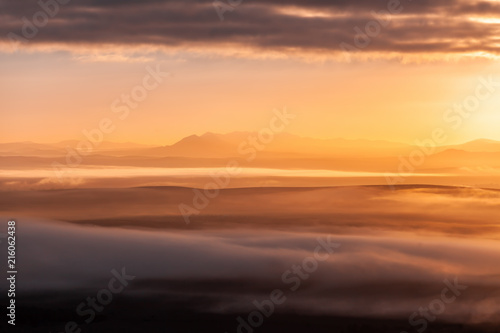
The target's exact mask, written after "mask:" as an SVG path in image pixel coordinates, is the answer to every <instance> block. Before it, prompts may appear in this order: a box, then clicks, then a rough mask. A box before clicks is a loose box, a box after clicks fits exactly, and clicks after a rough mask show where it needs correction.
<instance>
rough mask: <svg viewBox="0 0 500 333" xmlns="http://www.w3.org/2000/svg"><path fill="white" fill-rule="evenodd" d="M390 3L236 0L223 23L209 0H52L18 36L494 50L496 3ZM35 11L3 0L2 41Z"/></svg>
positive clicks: (318, 50) (231, 47) (239, 46)
mask: <svg viewBox="0 0 500 333" xmlns="http://www.w3.org/2000/svg"><path fill="white" fill-rule="evenodd" d="M394 1H396V0H390V1H388V0H376V1H355V2H353V1H346V0H343V1H320V0H314V1H298V0H295V1H288V2H286V4H283V3H282V2H279V1H276V0H272V1H262V0H256V1H251V2H250V1H248V2H246V1H242V2H241V3H240V4H239V5H238V6H236V7H233V8H232V10H228V11H225V13H224V15H223V16H224V21H223V22H222V21H220V20H219V16H218V14H217V12H216V10H215V8H214V6H213V4H212V2H211V1H198V0H190V1H184V0H183V1H180V0H168V1H158V0H148V1H141V2H140V3H137V2H132V1H89V0H73V1H70V2H69V3H68V4H65V5H58V7H59V10H58V12H57V14H55V15H54V17H53V18H50V19H49V23H48V24H47V25H44V26H40V28H38V32H37V33H36V34H34V36H33V37H32V38H27V43H28V44H29V45H38V46H40V45H47V44H51V45H59V46H58V47H63V48H69V49H71V48H74V47H77V46H81V45H86V46H87V47H92V46H95V47H101V46H102V45H108V46H109V45H113V46H115V47H117V46H118V47H123V46H126V47H133V46H140V45H142V46H144V45H149V46H150V47H153V48H156V49H158V48H164V49H176V50H202V51H210V52H212V51H213V52H229V53H244V54H249V55H254V56H257V53H259V54H260V55H261V56H262V55H263V54H267V55H272V54H276V52H278V53H279V54H281V55H285V56H286V55H300V54H313V55H322V56H326V57H330V56H331V57H335V56H339V57H340V56H343V55H342V50H341V47H340V44H341V43H346V44H345V45H347V44H349V45H351V46H352V47H354V48H355V51H352V53H353V54H373V55H381V56H389V55H391V56H394V55H396V56H398V55H424V56H433V55H440V54H448V55H450V54H451V55H465V54H467V55H483V56H494V55H497V54H498V53H499V51H500V45H499V43H498V37H497V36H498V22H497V21H498V14H497V13H499V12H500V3H499V2H496V1H474V2H469V1H459V0H439V1H429V0H427V1H425V0H421V1H412V2H408V1H403V2H401V3H400V4H398V3H397V1H396V2H394ZM48 2H50V1H48ZM50 8H51V7H50ZM388 8H392V9H393V12H394V14H389V15H382V16H380V15H377V17H378V19H379V22H380V23H378V27H379V28H380V29H378V28H377V24H376V25H374V24H373V23H371V25H370V24H369V25H368V34H369V35H370V36H371V37H369V38H368V39H366V37H359V35H358V33H357V32H356V29H355V28H356V27H358V28H360V30H361V31H363V32H366V29H365V28H366V27H367V26H366V25H367V23H368V22H375V21H376V19H375V16H374V14H373V13H380V12H381V11H385V12H386V13H388V12H389V10H388ZM40 10H41V8H40V6H39V5H38V4H37V3H36V2H35V1H30V4H27V3H26V2H22V3H20V2H18V1H15V0H6V1H3V2H2V3H1V4H0V12H2V13H3V14H2V20H1V22H2V23H1V24H0V35H1V36H2V38H3V40H4V41H6V42H9V39H8V38H7V35H8V34H9V33H11V32H12V33H15V34H17V35H18V36H21V37H22V36H23V34H22V29H23V24H24V25H25V23H23V21H22V18H23V17H26V18H27V20H28V21H30V22H33V15H34V14H35V13H37V12H39V11H40ZM495 20H496V21H495ZM41 22H42V23H43V21H41ZM384 22H385V23H384ZM370 29H371V30H370ZM25 30H26V29H25ZM378 30H380V31H378ZM357 35H358V37H359V38H358V39H357V41H355V37H356V36H357ZM11 36H12V35H11ZM363 38H364V39H363ZM7 44H8V43H7Z"/></svg>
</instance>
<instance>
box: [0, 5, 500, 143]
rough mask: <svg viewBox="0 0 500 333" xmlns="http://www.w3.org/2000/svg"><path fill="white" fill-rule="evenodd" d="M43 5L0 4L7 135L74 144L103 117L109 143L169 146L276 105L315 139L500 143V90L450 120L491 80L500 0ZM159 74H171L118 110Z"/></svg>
mask: <svg viewBox="0 0 500 333" xmlns="http://www.w3.org/2000/svg"><path fill="white" fill-rule="evenodd" d="M42 3H43V4H46V5H44V7H45V9H43V8H42V7H41V5H40V4H39V3H37V2H36V1H24V2H22V3H21V2H19V1H15V0H4V1H2V2H1V3H0V12H1V13H3V14H1V16H2V19H1V20H0V73H1V75H0V91H1V93H0V97H1V100H2V107H1V108H0V112H1V122H0V142H14V141H35V142H42V143H45V142H57V141H61V140H67V139H82V138H83V134H82V131H84V130H87V131H88V130H91V129H93V128H98V127H99V124H100V122H101V120H102V119H105V118H109V119H111V120H112V121H113V124H114V127H113V130H112V131H110V132H109V133H106V138H105V139H106V140H107V141H118V142H128V141H133V142H138V143H146V144H155V145H156V144H158V145H166V144H171V143H174V142H176V141H178V140H179V139H181V138H183V137H186V136H189V135H192V134H203V133H205V132H209V131H210V132H217V133H229V132H233V131H258V130H260V129H261V128H263V127H265V126H267V124H268V123H269V119H270V118H271V117H272V116H273V112H272V111H273V109H283V108H285V107H286V109H287V110H288V111H289V112H291V113H293V114H295V115H297V117H296V119H295V120H294V121H293V122H292V123H291V124H290V126H289V127H287V131H288V132H290V133H293V134H298V135H302V136H308V137H316V138H337V137H343V138H348V139H357V138H367V139H382V140H389V141H399V142H406V143H413V142H414V141H415V140H417V139H425V138H428V137H430V136H431V133H432V131H433V130H434V129H435V128H437V127H443V128H445V129H446V130H447V133H448V136H449V138H448V141H447V142H446V143H447V144H454V143H461V142H465V141H470V140H474V139H479V138H487V139H494V140H500V131H498V128H500V112H499V110H498V106H499V105H500V87H499V86H496V87H494V90H492V91H491V93H490V94H488V96H487V98H483V99H481V100H480V101H479V103H478V105H477V106H474V110H473V112H469V113H468V114H467V116H463V117H462V118H463V119H462V120H463V121H460V126H454V125H456V124H457V123H456V122H451V121H449V119H450V117H451V115H450V114H448V121H446V120H445V119H444V118H445V115H446V114H447V112H451V111H449V110H450V109H452V108H453V107H454V105H457V104H462V103H464V101H465V100H467V98H469V100H470V97H474V96H475V94H476V91H477V86H478V85H479V84H480V83H481V82H482V81H481V78H483V79H487V80H490V81H493V82H500V65H499V64H498V56H499V54H500V43H499V40H500V39H499V37H498V36H499V35H498V29H499V24H500V14H498V13H500V2H499V1H459V0H434V1H431V0H418V1H412V2H409V1H407V0H404V1H402V2H398V1H397V0H384V1H382V0H370V1H368V0H362V1H347V0H337V1H331V0H330V1H326V0H308V1H305V0H304V1H299V0H294V1H287V2H286V5H284V4H283V2H280V1H276V0H271V1H262V0H253V1H240V2H238V1H236V0H232V1H231V3H232V4H233V6H232V7H228V6H229V5H228V2H223V3H224V5H220V6H219V7H218V9H216V8H215V7H214V5H213V3H212V2H211V1H195V0H188V1H186V0H182V1H181V0H166V1H159V0H147V1H141V2H140V3H137V2H135V1H118V0H108V1H97V0H95V1H94V0H71V1H67V0H60V2H55V0H47V1H45V2H43V1H42ZM218 11H219V12H218ZM222 11H223V12H222ZM219 14H220V15H221V16H222V17H223V18H224V20H223V21H222V20H221V19H220V15H219ZM360 31H361V32H362V33H359V32H360ZM345 50H347V51H345ZM152 70H153V71H154V70H156V71H160V72H162V73H167V72H168V73H169V75H168V76H166V75H165V77H162V78H161V79H160V80H161V82H158V84H157V85H156V84H154V85H155V87H154V88H153V89H151V90H148V91H147V95H146V97H145V98H144V99H141V100H140V102H137V103H133V104H134V107H129V108H128V109H129V110H128V111H127V116H126V117H124V119H121V118H119V117H120V116H123V112H116V111H117V110H116V109H117V108H118V107H120V106H122V107H123V105H124V104H123V103H124V102H123V100H121V99H122V97H123V95H124V94H125V95H131V92H132V91H133V90H134V89H136V90H137V89H140V86H143V85H144V78H145V76H147V75H151V74H150V72H151V71H152ZM150 79H151V78H150ZM147 82H150V83H149V84H150V85H151V84H153V83H154V81H147ZM138 86H139V88H137V87H138ZM484 89H486V88H483V90H484ZM137 91H139V90H137ZM485 91H486V90H485ZM114 103H115V104H114ZM129 105H130V104H129ZM122 110H123V109H122ZM454 115H455V116H456V114H454Z"/></svg>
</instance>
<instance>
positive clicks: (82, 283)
mask: <svg viewBox="0 0 500 333" xmlns="http://www.w3.org/2000/svg"><path fill="white" fill-rule="evenodd" d="M18 225H19V228H18V229H19V230H18V237H19V239H22V244H20V246H19V247H18V252H19V253H18V256H19V258H23V260H22V263H23V267H22V272H23V274H22V275H20V276H19V281H18V290H19V292H20V293H21V294H22V295H29V294H31V293H37V292H50V291H64V290H67V291H71V290H79V289H84V290H90V291H92V290H93V289H95V290H96V291H97V290H99V289H100V286H101V287H102V285H105V283H106V281H107V280H109V274H110V273H109V272H110V271H111V270H112V269H113V268H115V269H117V268H118V269H119V268H121V267H126V272H127V273H128V274H131V275H134V276H136V279H135V280H134V283H133V284H132V285H131V286H130V290H133V291H134V293H136V294H143V295H147V294H152V295H157V296H158V295H164V296H165V298H166V299H176V298H178V297H179V295H182V297H184V298H186V297H188V298H192V297H194V298H200V299H204V300H205V301H206V300H210V302H206V304H207V305H206V306H205V308H204V309H203V310H204V311H209V312H224V313H225V312H228V313H231V312H233V311H247V310H251V307H252V301H253V300H255V299H264V298H265V297H266V296H268V295H269V293H270V292H271V291H272V290H273V289H276V288H279V289H282V290H283V291H286V292H287V295H288V298H289V301H287V303H286V304H284V305H283V306H282V307H281V308H280V311H285V312H288V311H292V312H294V313H302V314H304V313H309V314H311V313H313V314H333V315H349V314H353V313H355V314H356V315H358V316H369V315H370V316H372V315H375V316H382V317H384V316H401V317H402V318H405V317H407V316H408V315H409V314H410V313H412V312H413V311H416V310H417V309H418V308H419V307H420V306H426V305H427V304H428V303H429V302H430V301H432V300H433V299H435V298H437V297H439V296H440V292H441V290H442V289H443V288H444V284H443V280H444V279H446V278H448V279H450V280H453V278H454V277H458V279H459V282H460V283H461V284H464V285H466V286H468V289H467V290H466V291H465V292H464V295H463V296H461V297H460V300H459V301H457V302H456V303H454V304H452V305H450V306H449V307H448V308H447V311H446V313H445V314H443V316H442V318H448V319H450V320H453V321H458V322H466V321H478V320H479V319H478V318H480V321H498V320H499V318H498V316H496V317H495V314H498V312H499V311H500V302H499V300H498V297H497V296H496V295H497V294H496V293H497V291H498V290H499V287H500V285H499V282H498V276H499V275H500V268H498V265H497V264H496V263H498V260H499V259H500V257H499V253H500V251H499V249H500V247H499V245H498V242H496V241H486V240H464V239H456V238H446V237H440V238H427V237H418V236H415V235H410V234H406V235H405V234H402V233H399V234H391V233H385V234H378V235H376V236H373V235H368V234H364V235H363V234H358V235H334V236H332V238H331V239H332V241H335V242H336V243H339V244H341V247H340V248H338V249H337V250H335V253H333V254H331V255H330V256H329V257H328V258H327V259H326V261H322V262H319V263H318V269H317V271H315V272H312V273H311V274H310V277H309V278H307V279H304V280H303V282H302V284H301V285H300V288H299V289H298V290H297V291H296V292H291V291H290V288H291V286H292V285H293V284H292V283H290V281H285V280H283V279H282V275H283V273H284V272H286V271H287V270H289V269H290V268H291V267H292V265H296V264H299V265H300V264H301V263H302V261H303V260H304V258H307V257H308V256H313V252H314V250H315V248H316V247H317V246H318V240H317V239H318V237H319V238H326V237H327V236H328V235H327V234H322V233H306V232H276V231H274V232H273V231H268V232H266V233H265V234H263V233H259V232H254V231H248V230H240V231H235V230H232V231H229V230H225V231H224V230H212V231H210V232H207V231H191V232H157V231H141V230H123V229H116V228H112V229H102V228H95V227H80V226H74V225H69V224H62V223H59V224H57V223H53V222H50V223H49V222H47V221H40V220H33V219H21V220H19V221H18ZM34 253H36V255H34ZM484 304H487V305H488V307H487V309H486V308H485V309H483V310H484V311H483V310H482V305H484ZM471 309H474V311H472V312H471ZM495 309H496V310H495Z"/></svg>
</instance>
